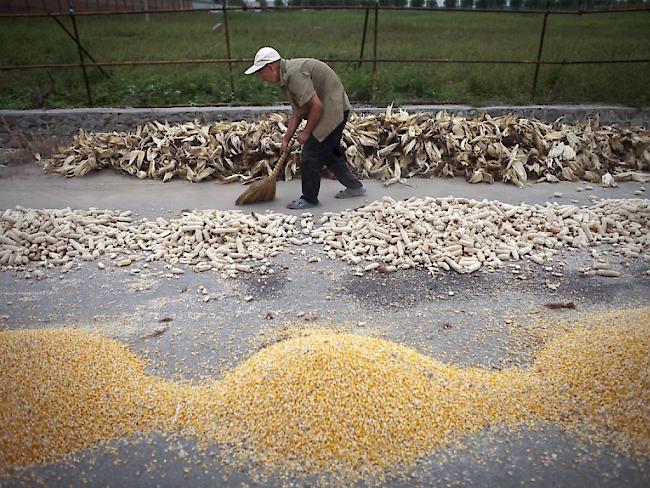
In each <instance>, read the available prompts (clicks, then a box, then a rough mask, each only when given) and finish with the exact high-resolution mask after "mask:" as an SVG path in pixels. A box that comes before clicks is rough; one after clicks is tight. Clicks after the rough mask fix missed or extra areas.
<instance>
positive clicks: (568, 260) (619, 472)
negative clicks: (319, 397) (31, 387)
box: [0, 164, 650, 488]
mask: <svg viewBox="0 0 650 488" xmlns="http://www.w3.org/2000/svg"><path fill="white" fill-rule="evenodd" d="M411 182H412V184H413V187H407V186H404V185H394V186H391V187H388V188H386V187H384V186H382V185H381V184H380V183H378V182H375V181H370V182H366V186H367V187H368V190H369V193H368V195H367V198H365V199H357V200H348V201H340V200H335V199H334V198H333V195H334V193H335V192H336V191H338V189H339V187H338V183H336V182H332V181H324V182H323V187H322V192H321V196H322V206H321V207H319V208H317V209H315V210H314V211H313V213H315V214H320V213H322V212H326V211H340V210H343V209H345V208H347V207H348V206H350V205H358V204H362V203H366V202H369V201H372V200H375V199H378V198H381V197H383V196H384V195H390V196H392V197H393V198H395V199H402V198H407V197H410V196H427V195H432V196H447V195H454V196H457V197H470V198H476V199H482V198H487V199H499V200H501V201H505V202H509V203H520V202H528V203H538V202H539V203H541V202H545V201H559V202H563V203H569V202H571V200H573V199H575V200H577V201H578V203H580V204H589V200H588V196H589V195H596V196H598V197H611V198H622V197H632V196H635V195H634V192H635V191H636V190H638V189H639V187H640V186H641V185H638V184H634V183H630V184H621V185H620V186H619V187H618V188H614V189H603V188H600V187H594V189H593V190H591V191H582V192H577V191H576V188H577V187H578V186H585V183H581V184H574V183H561V184H555V185H550V184H539V185H531V186H528V187H526V188H524V189H519V188H516V187H514V186H512V185H503V184H494V185H469V184H467V183H466V182H464V181H462V180H458V179H456V180H442V179H432V180H420V179H413V180H411ZM243 189H244V187H242V186H241V185H237V184H232V185H227V186H223V185H218V184H215V183H209V182H207V183H201V184H192V183H188V182H184V181H172V182H170V183H167V184H162V183H160V182H156V181H140V180H137V179H134V178H132V177H127V176H123V175H119V174H117V173H114V172H109V171H104V172H101V173H97V174H93V175H89V176H87V177H83V178H76V179H63V178H60V177H56V176H52V175H43V174H41V173H40V170H39V168H38V167H37V166H36V165H35V164H22V165H12V166H5V167H0V209H4V208H8V207H12V206H14V205H22V206H28V207H41V208H43V207H50V208H51V207H63V206H70V207H73V208H88V207H99V208H112V209H123V210H132V211H134V212H136V213H137V214H138V215H139V216H143V217H144V216H146V217H153V216H169V215H175V214H178V212H179V211H180V210H182V209H188V208H189V209H194V208H198V209H201V208H214V209H233V208H235V207H234V204H233V202H234V199H235V197H236V196H237V195H238V194H239V193H240V192H241V191H243ZM299 192H300V182H299V181H293V182H282V183H279V185H278V198H277V199H276V201H274V202H272V203H270V204H264V205H258V206H253V207H248V208H247V209H246V210H249V209H250V210H255V211H263V210H265V209H269V210H272V211H282V212H289V211H288V210H287V209H285V208H284V204H285V203H286V202H287V201H288V200H290V199H292V198H294V197H296V196H297V195H298V194H299ZM556 192H561V193H562V194H563V195H562V197H561V198H557V197H553V195H554V193H556ZM316 254H317V248H315V247H313V248H310V247H307V248H305V254H304V255H303V254H301V253H300V252H296V253H294V254H290V253H289V252H285V253H283V254H281V255H280V256H278V257H277V258H274V266H275V270H276V272H275V273H274V274H273V275H271V276H264V277H257V276H248V277H240V278H238V279H236V280H222V279H221V278H220V277H219V276H218V275H215V274H209V273H202V274H199V273H193V272H191V271H188V272H186V273H185V274H183V275H180V276H174V277H173V278H168V277H166V275H165V270H164V269H163V264H162V263H154V264H153V265H152V266H151V267H150V268H149V269H145V270H143V271H142V273H140V274H138V275H132V274H130V273H129V270H128V269H127V270H124V269H121V268H119V269H118V268H110V269H106V270H105V271H100V270H98V269H97V267H96V266H94V265H93V264H87V265H84V266H82V267H81V269H79V270H74V271H71V272H69V273H67V274H62V273H61V272H60V271H58V270H52V271H48V277H47V278H46V279H44V280H42V281H35V280H33V279H32V280H27V279H25V278H24V273H15V272H10V271H4V272H0V292H1V294H2V295H1V297H2V299H1V300H0V316H2V317H3V320H2V321H1V322H0V326H3V327H4V328H9V329H14V328H23V327H36V328H46V327H53V326H60V325H66V326H74V327H82V328H88V329H91V330H99V331H101V332H102V333H103V334H105V335H107V336H109V337H112V338H115V339H117V340H120V341H122V342H124V343H126V344H128V345H129V347H131V348H132V349H133V350H134V351H135V352H136V353H137V354H140V355H143V356H145V357H147V358H148V359H149V360H150V363H151V366H150V369H151V371H152V372H153V373H155V374H158V375H160V376H163V377H166V378H170V379H178V378H195V379H200V378H207V377H213V376H218V375H220V374H222V373H223V371H224V370H225V369H227V368H230V367H233V366H235V365H237V364H239V363H240V362H241V361H242V360H244V359H245V358H247V357H249V356H250V355H252V354H254V353H255V352H256V351H257V350H259V348H260V347H262V346H263V345H264V344H265V343H266V342H268V340H269V337H273V335H274V334H277V333H279V332H281V331H282V330H283V329H284V328H286V327H287V326H288V325H287V324H293V325H291V326H298V325H342V326H344V327H346V328H347V329H349V330H351V331H352V332H355V333H361V334H370V335H379V336H381V337H385V338H387V339H390V340H394V341H397V342H399V343H402V344H405V345H407V346H410V347H413V348H415V349H417V350H419V351H421V352H423V353H426V354H431V355H433V356H434V357H436V358H438V359H440V360H443V361H452V362H454V363H458V364H462V365H472V366H481V367H486V368H502V367H505V366H509V365H513V364H519V365H522V366H525V365H526V364H528V361H529V353H530V349H529V346H530V344H529V343H528V342H527V341H526V340H525V339H522V337H520V336H518V335H517V334H513V326H516V325H518V324H522V325H523V324H527V323H529V322H531V320H534V319H535V317H536V316H537V315H536V313H538V312H539V310H545V309H544V307H543V305H544V304H545V303H548V302H557V301H567V300H570V301H573V302H574V303H575V304H576V306H577V310H576V311H557V312H546V311H544V314H546V315H549V316H550V317H555V316H557V317H558V319H559V318H564V317H567V316H570V315H568V314H576V313H582V312H586V311H592V310H601V309H606V308H611V307H616V306H624V305H638V304H647V301H648V297H650V278H648V277H647V276H646V275H644V274H643V271H645V269H647V265H646V263H645V262H644V260H643V257H641V258H639V259H637V260H636V261H631V262H628V263H625V265H624V266H625V269H626V271H625V273H624V275H623V276H622V277H620V278H601V277H585V276H583V275H582V274H580V273H579V272H578V271H577V269H578V268H579V267H580V266H582V265H584V264H585V263H586V262H588V261H589V260H590V257H589V256H588V253H586V252H581V253H577V252H567V253H564V254H563V255H562V256H560V257H558V258H557V262H555V263H551V267H552V268H553V271H557V270H559V269H560V268H559V266H558V264H559V261H560V260H562V261H564V262H565V266H564V267H563V269H562V271H563V276H562V277H559V278H558V277H556V276H554V275H552V274H551V271H546V270H544V269H542V268H541V267H539V266H538V265H536V264H535V263H530V262H528V261H523V262H520V263H519V264H520V265H521V273H520V274H519V275H514V274H512V272H511V271H512V269H511V268H506V269H503V270H500V271H497V272H493V273H487V272H482V271H481V272H477V273H475V274H473V275H470V276H467V275H458V274H455V273H447V274H445V275H440V276H430V275H428V274H427V273H426V272H423V271H417V270H409V271H404V272H400V273H394V274H391V275H381V274H378V273H371V274H367V275H365V276H363V277H358V276H354V275H353V274H352V270H351V268H350V267H349V266H347V265H346V264H344V263H340V262H335V261H330V260H328V259H323V261H321V262H320V263H309V262H308V261H307V258H308V257H309V256H311V255H316ZM522 276H523V277H524V278H525V279H522ZM547 279H553V280H554V281H556V282H558V283H559V285H560V286H559V288H558V290H557V291H553V290H551V289H549V288H548V287H546V286H545V281H546V280H547ZM199 286H204V287H205V288H206V289H207V290H208V296H209V297H210V300H209V301H208V302H205V301H203V298H204V295H202V294H199V293H197V289H198V288H199ZM450 292H451V293H450ZM245 296H252V297H253V299H252V300H250V301H245V300H244V297H245ZM163 317H169V318H172V321H171V322H167V324H168V329H167V330H166V332H165V333H163V334H162V335H157V336H152V334H151V332H152V331H153V330H154V329H155V328H156V327H159V326H160V322H159V320H160V319H161V318H163ZM465 444H466V446H465V447H458V448H454V449H452V448H449V449H443V450H441V451H439V452H437V453H435V454H433V455H432V456H431V457H430V458H429V459H428V460H425V462H423V463H422V465H421V466H419V467H418V468H417V469H416V470H415V471H414V472H413V473H412V477H410V478H408V479H406V480H399V479H398V480H392V481H390V482H389V483H388V484H387V485H390V486H414V485H422V486H427V485H428V486H431V485H435V486H447V485H452V486H468V485H474V486H513V487H514V486H521V485H525V486H544V487H547V486H548V487H550V486H584V487H590V488H593V487H599V486H612V487H614V486H648V485H649V483H650V470H649V469H648V468H649V466H648V463H647V462H645V461H639V460H635V459H631V458H629V457H627V456H626V455H624V454H621V453H617V452H616V451H614V450H612V449H610V448H607V447H604V448H603V447H599V446H593V445H589V444H585V443H584V442H582V441H581V440H579V439H578V438H577V437H575V436H574V435H572V434H570V433H567V432H563V431H560V430H558V429H557V428H556V427H555V426H553V425H546V426H542V427H541V428H540V429H539V430H535V431H528V430H526V431H523V432H518V433H511V432H510V433H509V432H503V431H500V430H498V429H497V430H488V431H485V432H483V433H481V434H479V435H477V436H474V437H472V438H470V439H466V442H465ZM180 452H182V453H184V454H186V455H183V456H179V453H180ZM75 458H76V459H75V460H73V461H70V462H58V463H50V464H47V465H44V466H36V467H32V468H29V469H28V470H26V471H25V472H24V473H22V474H21V476H20V477H17V478H9V479H1V478H0V485H2V486H5V485H7V486H12V485H25V486H28V485H32V484H43V485H47V486H79V485H82V484H84V481H85V482H87V484H88V486H179V485H188V486H241V485H242V483H249V484H251V485H257V484H264V482H259V481H256V480H255V479H253V478H251V477H250V475H249V472H248V471H247V470H241V471H238V470H231V469H230V468H229V467H228V466H226V465H224V464H223V463H222V460H221V457H220V455H219V452H218V449H217V447H213V448H210V449H208V450H207V451H201V450H198V449H197V448H196V446H195V444H194V441H193V440H191V439H172V440H170V439H167V438H163V437H161V436H160V435H158V434H151V435H147V436H144V437H141V438H137V439H128V440H118V441H114V442H112V443H110V444H109V445H107V446H99V447H98V448H96V449H94V450H89V451H87V452H83V453H79V454H78V455H76V456H75ZM145 465H147V466H149V467H151V469H143V467H144V466H145ZM201 466H203V467H201ZM187 468H192V469H190V470H187ZM275 482H276V483H279V480H275Z"/></svg>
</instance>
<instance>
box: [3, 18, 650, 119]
mask: <svg viewBox="0 0 650 488" xmlns="http://www.w3.org/2000/svg"><path fill="white" fill-rule="evenodd" d="M542 19H543V17H542V16H540V15H534V14H512V15H509V14H485V13H444V12H408V11H406V12H389V11H384V12H380V16H379V42H378V56H379V58H384V59H405V58H408V59H414V58H419V59H432V58H436V59H463V60H534V59H535V58H536V56H537V50H538V46H539V35H540V31H541V26H542ZM62 21H63V22H64V23H65V24H66V26H68V28H69V29H70V30H71V27H70V22H69V19H62ZM218 23H223V17H222V16H221V15H220V14H219V15H215V14H210V13H207V12H196V13H183V14H154V15H152V16H151V20H150V21H149V22H145V20H144V15H142V14H139V15H121V16H113V17H92V16H91V17H78V18H77V24H78V27H79V34H80V37H81V40H82V43H83V45H84V47H85V48H86V49H87V50H88V51H89V52H90V53H91V54H92V55H93V57H94V58H95V59H96V60H98V61H99V62H108V61H129V60H189V59H224V58H227V51H226V43H225V36H224V33H223V30H219V29H216V28H215V29H214V30H213V27H214V26H216V24H218ZM228 23H229V28H230V41H231V52H232V57H233V58H236V59H241V58H248V59H250V58H252V57H253V56H254V54H255V51H256V50H257V49H258V48H259V47H261V46H263V45H272V46H274V47H276V48H277V49H278V50H279V51H280V53H281V54H282V55H284V56H285V57H289V58H290V57H304V56H310V57H319V58H322V59H333V58H338V59H356V58H358V57H359V53H360V49H361V38H362V31H363V24H364V12H363V11H358V12H357V11H347V12H343V11H339V12H337V11H317V12H314V11H310V12H308V11H291V12H288V11H284V12H283V11H275V12H264V13H259V12H232V13H229V15H228ZM372 29H373V16H372V15H371V16H370V20H369V25H368V35H367V39H366V46H365V53H364V57H365V59H366V60H370V59H371V58H372V52H373V46H372V38H373V36H372ZM633 58H634V59H641V58H643V59H648V58H650V17H649V16H648V15H647V14H641V15H637V14H622V13H619V14H615V13H613V14H600V15H584V16H568V15H557V16H553V15H552V16H550V17H549V19H548V25H547V33H546V39H545V44H544V51H543V54H542V59H543V60H555V61H562V60H603V59H633ZM36 63H44V64H49V63H78V53H77V47H76V45H75V44H74V42H73V41H72V40H71V39H70V38H69V37H68V36H67V35H66V33H65V32H64V31H63V30H62V29H61V28H60V27H59V26H58V25H57V24H56V23H55V22H54V21H53V20H52V19H47V18H27V19H16V18H13V19H0V64H2V65H18V64H36ZM332 64H333V65H334V68H335V69H336V70H337V72H338V73H339V75H340V76H341V78H342V80H343V83H344V84H345V86H346V88H347V90H348V92H349V94H350V98H351V99H352V100H353V101H366V102H370V101H374V102H375V103H378V104H386V103H390V102H393V101H394V102H396V103H398V104H399V103H405V102H435V103H470V104H491V103H513V104H523V103H530V102H531V89H532V82H533V75H534V72H535V66H534V65H510V64H501V65H490V64H463V65H461V64H424V63H418V64H415V63H410V64H409V63H389V64H379V65H378V68H377V84H376V97H375V99H374V100H373V76H372V63H371V62H368V63H364V64H363V65H362V66H361V68H357V65H356V63H338V64H335V63H332ZM247 66H248V63H235V64H233V78H234V83H235V93H234V95H233V94H231V93H230V81H229V75H228V66H227V65H225V64H202V65H157V66H142V67H141V66H125V67H110V68H106V69H107V71H108V72H109V73H110V74H111V77H110V79H106V78H105V77H104V76H103V75H102V74H101V73H100V72H99V70H98V69H97V68H88V74H89V78H90V83H91V89H92V93H93V98H94V102H95V105H97V106H149V105H172V104H173V105H188V104H197V105H198V104H223V103H227V104H268V103H273V102H278V101H282V100H283V95H282V93H281V92H280V90H279V89H278V88H277V87H273V86H269V85H266V84H263V83H262V82H261V81H260V80H259V79H257V78H256V77H254V76H252V77H247V76H244V75H243V74H242V72H243V70H244V69H245V68H246V67H247ZM50 72H51V75H52V77H53V78H54V80H55V81H54V87H53V90H52V93H51V94H49V96H48V97H47V98H46V99H45V102H44V105H45V106H46V107H76V106H85V105H87V98H86V91H85V86H84V83H83V78H82V74H81V70H80V69H78V68H75V69H52V70H50ZM648 79H650V63H629V64H616V65H578V66H562V65H548V66H542V67H541V68H540V75H539V80H538V88H537V96H536V99H535V102H536V103H552V102H567V103H573V102H584V103H592V102H593V103H596V102H598V103H621V104H626V105H631V106H647V105H649V104H650V90H648V89H647V86H648ZM48 84H49V79H48V76H47V73H46V71H45V70H44V69H39V70H35V71H2V72H1V73H0V107H3V108H31V107H33V106H35V105H38V103H39V100H38V96H36V95H37V93H38V91H40V92H44V91H46V90H47V87H48Z"/></svg>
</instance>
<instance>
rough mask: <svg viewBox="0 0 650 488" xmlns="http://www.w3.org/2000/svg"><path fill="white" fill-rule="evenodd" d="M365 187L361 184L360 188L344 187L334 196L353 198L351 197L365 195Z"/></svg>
mask: <svg viewBox="0 0 650 488" xmlns="http://www.w3.org/2000/svg"><path fill="white" fill-rule="evenodd" d="M366 193H367V192H366V189H365V188H364V187H363V186H362V187H361V188H346V189H345V190H341V191H340V192H338V193H337V194H336V198H353V197H361V196H363V195H365V194H366Z"/></svg>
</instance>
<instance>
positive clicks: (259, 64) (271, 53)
mask: <svg viewBox="0 0 650 488" xmlns="http://www.w3.org/2000/svg"><path fill="white" fill-rule="evenodd" d="M278 59H282V57H281V56H280V53H279V52H277V51H276V50H275V49H273V48H272V47H263V48H261V49H260V50H259V51H257V54H256V55H255V61H254V62H253V66H251V67H250V68H248V69H247V70H246V71H244V73H246V74H247V75H251V74H253V73H255V72H256V71H257V70H260V69H262V68H263V67H264V66H266V65H267V64H269V63H272V62H273V61H277V60H278Z"/></svg>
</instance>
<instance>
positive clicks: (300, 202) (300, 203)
mask: <svg viewBox="0 0 650 488" xmlns="http://www.w3.org/2000/svg"><path fill="white" fill-rule="evenodd" d="M313 207H318V204H317V203H311V202H308V201H307V200H305V199H304V198H302V197H300V198H298V199H297V200H293V201H291V202H289V203H288V204H287V208H290V209H291V210H304V209H306V208H313Z"/></svg>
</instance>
